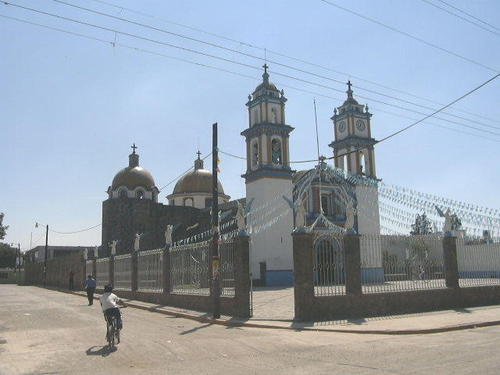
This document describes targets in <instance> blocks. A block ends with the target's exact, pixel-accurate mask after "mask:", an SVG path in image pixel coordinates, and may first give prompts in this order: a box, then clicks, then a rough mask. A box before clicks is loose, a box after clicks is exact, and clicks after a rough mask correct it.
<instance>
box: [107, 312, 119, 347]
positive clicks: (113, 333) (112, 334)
mask: <svg viewBox="0 0 500 375" xmlns="http://www.w3.org/2000/svg"><path fill="white" fill-rule="evenodd" d="M106 323H107V325H106V339H107V340H108V346H109V347H110V348H114V347H115V341H117V342H118V344H119V343H120V330H119V329H118V327H117V324H118V323H117V320H116V316H112V317H111V318H109V319H108V320H107V322H106Z"/></svg>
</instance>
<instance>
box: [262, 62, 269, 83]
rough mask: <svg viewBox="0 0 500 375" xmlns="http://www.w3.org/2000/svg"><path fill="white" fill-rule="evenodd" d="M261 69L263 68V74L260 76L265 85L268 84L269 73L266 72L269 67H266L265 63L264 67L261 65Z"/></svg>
mask: <svg viewBox="0 0 500 375" xmlns="http://www.w3.org/2000/svg"><path fill="white" fill-rule="evenodd" d="M262 67H263V68H264V74H262V78H263V79H264V82H265V83H269V73H268V72H267V69H268V68H269V66H268V65H267V63H265V64H264V65H262Z"/></svg>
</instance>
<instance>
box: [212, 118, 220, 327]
mask: <svg viewBox="0 0 500 375" xmlns="http://www.w3.org/2000/svg"><path fill="white" fill-rule="evenodd" d="M218 154H219V152H218V147H217V123H215V124H213V125H212V231H213V238H212V296H213V304H214V306H213V307H214V310H213V318H214V319H218V318H220V257H219V185H218V179H217V171H218V159H219V155H218Z"/></svg>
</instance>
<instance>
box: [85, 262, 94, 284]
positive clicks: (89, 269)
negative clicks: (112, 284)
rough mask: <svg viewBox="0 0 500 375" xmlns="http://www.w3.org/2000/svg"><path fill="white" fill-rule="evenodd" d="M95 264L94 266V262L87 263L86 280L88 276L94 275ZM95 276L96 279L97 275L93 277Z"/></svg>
mask: <svg viewBox="0 0 500 375" xmlns="http://www.w3.org/2000/svg"><path fill="white" fill-rule="evenodd" d="M93 264H94V261H93V260H87V261H85V279H87V276H88V275H92V274H93V273H94V267H93ZM93 276H94V277H95V275H93Z"/></svg>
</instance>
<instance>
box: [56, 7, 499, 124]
mask: <svg viewBox="0 0 500 375" xmlns="http://www.w3.org/2000/svg"><path fill="white" fill-rule="evenodd" d="M52 1H54V2H56V3H59V4H62V5H66V6H69V7H73V8H76V9H79V10H83V11H86V12H89V13H93V14H97V15H101V16H104V17H108V18H111V19H115V20H119V21H122V22H127V23H130V24H133V25H136V26H140V27H144V28H147V29H150V30H154V31H159V32H162V33H166V34H168V35H173V36H176V37H179V38H182V39H186V40H190V41H195V42H197V43H201V44H205V45H208V46H210V47H215V48H219V49H222V50H224V51H228V52H232V53H236V54H239V55H242V56H245V57H250V58H252V59H257V60H259V61H261V60H263V59H262V57H259V56H255V55H252V54H249V53H246V52H241V51H238V50H236V49H233V48H228V47H225V46H221V45H220V44H216V43H211V42H207V41H204V40H201V39H197V38H193V37H190V36H186V35H183V34H179V33H174V32H171V31H168V30H165V29H162V28H158V27H155V26H151V25H148V24H144V23H140V22H136V21H133V20H129V19H127V18H124V17H118V16H114V15H112V14H108V13H104V12H100V11H98V10H94V9H90V8H86V7H82V6H79V5H75V4H71V3H68V2H66V1H62V0H52ZM422 1H426V0H422ZM267 62H269V63H271V64H274V65H277V66H281V67H284V68H287V69H291V70H294V71H297V72H300V73H304V74H308V75H311V76H313V77H316V78H320V79H324V80H328V81H331V82H335V83H339V84H342V85H344V84H345V82H343V81H340V80H338V79H335V78H331V77H328V76H324V75H321V74H317V73H314V72H310V71H307V70H304V69H300V68H297V67H294V66H291V65H289V64H283V63H280V62H278V61H274V60H267ZM267 62H266V63H267ZM275 74H277V75H280V73H275ZM282 76H285V77H286V78H290V79H297V78H296V77H292V76H288V75H282ZM354 87H355V88H356V89H358V90H361V91H365V92H369V93H372V94H376V95H380V96H383V97H386V98H389V99H392V100H396V101H399V102H402V103H406V104H410V105H413V106H416V107H420V108H423V109H427V110H435V108H432V107H429V106H426V105H422V104H418V103H415V102H412V101H409V100H406V99H401V98H398V97H396V96H393V95H388V94H385V93H382V92H380V91H377V90H372V89H368V88H364V87H361V86H354ZM328 88H329V89H331V90H334V91H338V92H342V93H343V91H342V90H337V89H333V88H331V87H329V86H328ZM358 96H359V97H360V98H366V99H369V100H374V99H370V98H367V97H363V96H361V95H358ZM446 115H447V116H451V117H454V118H458V119H461V120H465V121H470V122H474V123H475V124H478V125H482V126H485V127H489V128H495V129H500V127H495V126H493V125H488V124H484V123H481V122H478V121H475V120H471V119H468V118H465V117H463V116H458V115H454V114H451V113H446Z"/></svg>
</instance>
